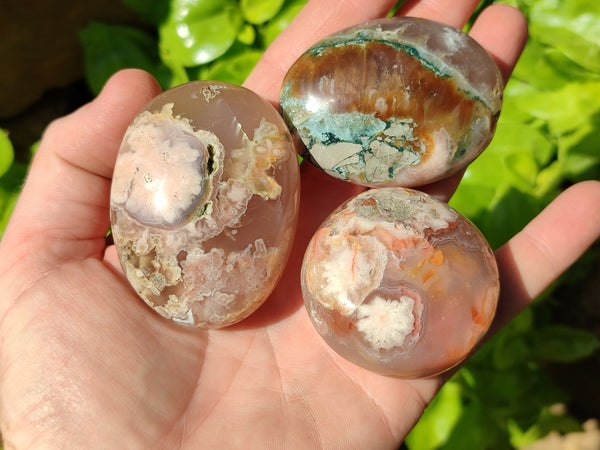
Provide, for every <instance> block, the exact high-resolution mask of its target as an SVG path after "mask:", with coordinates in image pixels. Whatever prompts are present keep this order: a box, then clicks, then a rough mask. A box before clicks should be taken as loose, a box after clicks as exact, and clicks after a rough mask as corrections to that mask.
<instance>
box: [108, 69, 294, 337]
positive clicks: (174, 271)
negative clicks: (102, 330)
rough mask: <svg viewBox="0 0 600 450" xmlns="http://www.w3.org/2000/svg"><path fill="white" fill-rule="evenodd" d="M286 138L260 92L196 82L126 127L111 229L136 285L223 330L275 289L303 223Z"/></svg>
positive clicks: (162, 98)
mask: <svg viewBox="0 0 600 450" xmlns="http://www.w3.org/2000/svg"><path fill="white" fill-rule="evenodd" d="M298 201H299V169H298V161H297V158H296V153H295V149H294V147H293V144H292V138H291V136H290V134H289V131H288V129H287V127H286V125H285V123H284V122H283V120H282V119H281V117H280V115H279V114H278V113H277V111H276V110H275V109H274V108H273V107H272V106H271V105H270V104H269V103H267V102H266V101H264V100H263V99H262V98H260V97H259V96H258V95H257V94H255V93H253V92H251V91H249V90H248V89H245V88H242V87H239V86H235V85H232V84H228V83H220V82H219V83H217V82H207V81H199V82H191V83H188V84H184V85H181V86H178V87H175V88H173V89H171V90H168V91H166V92H164V93H163V94H161V95H159V96H158V97H156V98H155V99H154V100H153V101H152V102H151V103H150V104H149V105H148V106H147V108H146V109H145V110H144V111H143V112H142V113H140V114H139V115H138V116H137V117H136V118H135V119H134V120H133V122H132V123H131V125H130V126H129V128H128V130H127V132H126V134H125V137H124V138H123V142H122V144H121V148H120V150H119V154H118V157H117V161H116V165H115V170H114V174H113V182H112V190H111V199H110V206H111V224H112V234H113V237H114V242H115V246H116V249H117V252H118V255H119V258H120V261H121V265H122V267H123V269H124V272H125V274H126V276H127V279H128V280H129V282H130V283H131V285H132V286H133V288H134V289H135V290H136V291H137V293H138V294H139V295H140V296H141V297H142V298H143V299H144V300H145V301H146V303H148V304H149V305H150V306H151V307H152V308H154V309H155V310H156V311H157V312H159V313H160V314H161V315H163V316H164V317H167V318H169V319H172V320H174V321H176V322H181V323H185V324H189V325H195V326H200V327H205V328H219V327H223V326H227V325H230V324H233V323H235V322H238V321H240V320H242V319H244V318H246V317H247V316H248V315H250V314H251V313H252V312H254V311H255V310H256V309H257V308H258V307H259V306H260V305H261V304H262V303H263V302H264V301H265V300H266V298H267V297H268V296H269V294H270V293H271V291H272V290H273V288H274V287H275V285H276V283H277V281H278V279H279V277H280V275H281V273H282V271H283V268H284V266H285V262H286V260H287V257H288V254H289V251H290V247H291V243H292V240H293V236H294V231H295V227H296V219H297V211H298Z"/></svg>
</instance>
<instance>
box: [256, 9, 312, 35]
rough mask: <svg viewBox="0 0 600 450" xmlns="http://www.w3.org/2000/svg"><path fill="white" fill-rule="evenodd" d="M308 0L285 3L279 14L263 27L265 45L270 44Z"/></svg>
mask: <svg viewBox="0 0 600 450" xmlns="http://www.w3.org/2000/svg"><path fill="white" fill-rule="evenodd" d="M306 2H307V0H292V1H288V2H286V3H285V5H284V6H283V8H282V9H281V11H280V12H279V14H277V15H276V16H275V17H274V18H273V19H272V20H270V21H269V22H268V23H267V24H265V26H264V27H263V28H262V36H263V39H264V41H265V45H269V44H270V43H271V42H273V41H274V40H275V38H276V37H277V36H278V35H279V33H281V32H282V31H283V30H284V29H285V28H286V27H287V26H288V25H289V24H290V23H291V22H292V20H293V19H294V17H296V15H298V13H299V12H300V10H301V9H302V8H303V7H304V5H305V4H306Z"/></svg>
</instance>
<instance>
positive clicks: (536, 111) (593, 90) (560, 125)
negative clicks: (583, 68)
mask: <svg viewBox="0 0 600 450" xmlns="http://www.w3.org/2000/svg"><path fill="white" fill-rule="evenodd" d="M599 99H600V83H599V82H586V83H582V82H574V83H569V84H566V85H564V86H563V87H562V88H560V89H557V90H554V91H541V90H538V91H532V92H529V93H527V94H523V95H519V96H516V97H514V98H513V99H512V101H514V102H515V104H517V105H518V106H519V107H520V108H521V109H523V110H527V111H528V112H529V113H531V114H532V115H533V116H535V117H537V118H539V119H543V120H545V121H547V122H548V126H549V127H550V131H551V132H552V133H554V134H563V133H566V132H569V131H572V130H575V129H577V128H578V127H579V126H581V125H582V123H584V122H585V121H587V120H588V117H589V116H590V115H593V114H595V113H596V112H597V111H598V110H599V109H600V100H599Z"/></svg>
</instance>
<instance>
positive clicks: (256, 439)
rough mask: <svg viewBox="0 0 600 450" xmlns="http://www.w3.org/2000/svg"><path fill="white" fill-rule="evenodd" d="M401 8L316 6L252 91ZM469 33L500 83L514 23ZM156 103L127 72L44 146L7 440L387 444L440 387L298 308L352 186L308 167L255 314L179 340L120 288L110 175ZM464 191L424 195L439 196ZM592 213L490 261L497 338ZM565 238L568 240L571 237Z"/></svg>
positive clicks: (13, 332)
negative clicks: (370, 365)
mask: <svg viewBox="0 0 600 450" xmlns="http://www.w3.org/2000/svg"><path fill="white" fill-rule="evenodd" d="M394 3H395V1H390V0H370V1H369V2H367V1H357V0H355V1H349V0H348V1H339V0H313V1H311V2H310V3H309V4H308V5H307V7H306V8H305V9H304V10H303V11H302V12H301V13H300V15H299V16H298V18H297V19H296V21H295V22H294V23H293V24H292V25H291V26H290V27H289V28H288V29H287V30H286V31H285V32H284V33H283V34H282V36H281V37H280V38H279V39H278V40H277V41H276V42H275V43H274V44H273V46H272V47H271V48H270V49H269V50H268V51H267V53H266V54H265V57H264V58H263V60H262V61H261V62H260V63H259V65H258V66H257V67H256V69H255V71H254V72H253V73H252V74H251V76H250V77H249V78H248V80H247V82H246V86H247V87H249V88H251V89H253V90H254V91H256V92H257V93H259V94H261V95H262V96H264V97H265V98H267V99H269V100H271V101H272V102H276V101H277V98H278V93H279V86H280V83H281V80H282V78H283V75H284V74H285V72H286V70H287V68H288V67H289V66H290V65H291V63H292V62H293V61H294V60H295V59H296V58H297V57H298V56H299V55H300V53H301V52H302V51H303V50H304V49H306V48H307V47H309V46H310V45H311V44H313V43H314V42H315V41H316V40H318V39H320V38H321V37H323V36H325V35H327V34H329V33H331V32H334V31H337V30H339V29H341V28H344V27H347V26H351V25H354V24H357V23H360V22H364V21H367V20H370V19H374V18H379V17H382V16H384V15H385V14H386V13H387V11H388V10H389V8H391V6H392V5H393V4H394ZM477 3H478V1H476V0H464V1H462V2H460V4H459V5H458V4H457V2H455V1H451V0H441V1H440V0H437V1H433V0H420V1H409V2H407V5H406V6H404V7H403V9H402V10H401V13H403V14H407V15H415V16H423V17H429V18H432V19H435V20H438V21H441V22H445V23H447V24H450V25H453V26H456V27H461V26H462V25H463V24H464V22H465V21H466V20H467V18H468V16H469V15H470V14H471V13H472V10H473V9H474V8H475V6H476V5H477ZM307 24H309V25H308V26H309V27H310V28H309V29H310V32H307V31H306V30H307ZM471 34H472V36H473V37H475V38H476V39H477V40H478V41H479V42H480V43H481V44H482V45H483V46H484V47H486V48H487V49H488V51H489V52H490V53H491V54H492V55H493V56H494V57H495V58H496V60H497V62H498V64H499V66H500V68H501V70H502V72H503V74H504V76H505V77H506V78H508V76H509V74H510V71H511V70H512V67H513V66H514V64H515V62H516V59H517V58H518V55H519V53H520V51H521V48H522V46H523V43H524V40H525V35H526V27H525V23H524V21H523V19H522V17H521V15H520V14H519V13H518V12H517V11H515V10H514V9H511V8H509V7H506V6H500V5H497V6H493V7H490V8H488V10H486V11H485V12H484V13H483V14H482V15H481V16H480V18H479V20H478V22H477V23H476V24H475V26H474V28H473V30H472V32H471ZM158 92H159V88H158V86H157V85H156V83H155V82H154V81H153V80H152V79H151V77H150V76H149V75H147V74H145V73H143V72H140V71H125V72H121V73H119V74H117V75H116V76H115V77H113V78H112V79H111V80H110V81H109V82H108V83H107V86H106V87H105V89H104V90H103V92H102V94H101V95H100V96H99V97H98V99H96V100H95V101H94V102H92V103H91V104H89V105H86V106H84V107H83V108H81V109H80V110H78V111H76V112H75V113H73V114H72V115H70V116H68V117H66V118H63V119H60V120H58V121H56V122H55V123H53V124H52V125H51V126H50V127H49V129H48V130H47V132H46V134H45V136H44V138H43V141H42V144H41V145H40V148H39V150H38V153H37V155H36V158H35V161H34V163H33V164H32V167H31V171H30V174H29V177H28V180H27V183H26V185H25V187H24V189H23V194H22V196H21V198H20V200H19V202H18V205H17V207H16V209H15V211H14V213H13V216H12V218H11V221H10V224H9V226H8V228H7V230H6V233H5V236H4V238H3V240H2V242H1V243H0V274H1V275H0V292H2V297H1V298H0V425H1V426H2V432H3V434H4V438H5V445H6V446H7V447H36V448H45V447H49V448H55V447H59V446H60V447H64V446H67V447H72V448H80V447H84V446H85V445H88V446H89V445H91V446H93V447H126V448H138V447H140V448H147V447H159V448H173V447H192V448H196V447H201V448H212V447H218V448H223V447H227V448H235V447H244V448H254V447H260V448H265V447H269V446H270V447H276V448H279V447H282V448H296V447H299V448H313V447H324V448H337V447H343V448H387V447H390V448H395V447H397V445H398V443H399V442H400V441H401V440H402V439H403V438H404V436H405V435H406V434H407V433H408V431H409V430H410V429H411V428H412V426H414V424H415V423H416V421H417V420H418V418H419V416H420V415H421V413H422V412H423V409H424V407H425V406H426V405H427V404H428V403H429V402H430V401H431V399H432V398H433V396H434V395H435V393H436V392H437V390H438V389H439V388H440V386H441V385H442V383H443V381H444V379H443V378H442V377H435V378H430V379H425V380H401V379H394V378H389V377H383V376H380V375H377V374H374V373H371V372H367V371H365V370H363V369H361V368H359V367H356V366H354V365H352V364H351V363H349V362H347V361H345V360H343V359H342V358H340V357H339V356H338V355H337V354H335V353H334V352H333V351H332V350H330V349H329V347H328V346H327V345H326V344H325V343H324V342H323V340H322V339H321V338H320V337H319V336H318V334H317V333H316V332H315V331H314V330H313V327H312V325H311V324H310V321H309V319H308V316H307V314H306V313H305V311H304V309H303V308H302V298H301V293H300V286H299V271H300V265H301V259H302V255H303V253H304V249H305V247H306V244H307V242H308V240H309V238H310V236H311V235H312V233H313V232H314V230H315V229H316V227H317V226H318V225H319V224H320V222H321V221H322V220H323V219H324V217H325V216H326V215H327V214H328V213H329V212H331V211H332V210H333V209H334V208H335V207H336V206H337V205H338V204H340V203H342V201H344V200H346V199H347V198H348V197H349V196H351V195H353V194H355V193H357V192H358V191H359V190H361V188H359V187H357V186H354V185H351V184H348V183H343V182H340V181H338V180H334V179H331V178H330V177H328V176H327V175H324V174H322V173H321V172H320V171H318V170H316V169H314V168H312V167H311V166H309V165H308V164H304V165H303V166H302V203H301V215H300V223H299V227H298V233H297V237H296V242H295V246H294V249H293V251H292V255H291V257H290V261H289V264H288V267H287V268H286V273H285V275H284V277H283V278H282V280H281V282H280V284H279V286H278V287H277V289H276V291H275V292H274V293H273V295H272V296H271V297H270V298H269V299H268V300H267V302H266V303H265V304H264V305H263V307H261V308H260V309H259V310H258V311H257V312H256V313H255V314H254V315H252V316H251V317H250V318H248V319H246V320H245V321H243V322H241V323H239V324H237V325H234V326H232V327H229V328H226V329H221V330H209V331H202V330H194V329H187V328H182V327H180V326H177V325H175V324H173V323H171V322H169V321H166V320H164V319H162V318H161V317H160V316H158V315H157V314H156V313H154V311H152V310H151V309H150V308H148V307H147V306H146V305H145V304H144V303H143V302H142V301H141V300H140V299H139V298H138V297H137V296H136V294H135V293H134V292H133V290H132V289H131V288H130V287H129V285H128V283H127V281H126V280H125V278H124V276H123V274H122V272H121V270H120V267H119V263H118V259H117V257H116V252H115V250H114V247H112V246H108V247H107V246H106V240H105V235H106V231H107V229H108V227H109V219H108V216H109V214H108V211H109V206H108V204H109V191H110V179H111V175H112V169H113V166H114V162H115V158H116V153H117V150H118V148H119V144H120V141H121V138H122V136H123V134H124V132H125V129H126V127H127V125H128V124H129V122H130V121H131V119H132V118H133V117H134V115H135V114H137V112H138V111H139V110H141V108H142V107H143V106H144V105H145V104H146V103H147V102H148V101H149V100H150V99H151V98H152V97H154V96H155V95H156V94H157V93H158ZM457 182H458V177H454V178H453V179H451V180H447V181H445V182H443V183H437V184H436V185H434V186H429V187H428V188H427V189H428V191H429V192H432V193H434V194H436V195H437V196H440V197H442V198H445V199H447V198H448V197H449V196H450V194H451V192H452V190H453V188H454V187H455V185H456V183H457ZM323 192H327V196H324V195H323V194H322V193H323ZM599 213H600V183H597V182H588V183H582V184H579V185H576V186H574V187H572V188H571V189H569V190H567V191H565V192H564V193H563V194H562V195H561V196H560V197H559V198H557V199H556V200H555V202H553V203H552V204H551V205H550V206H549V207H548V208H547V209H546V210H545V211H544V212H543V213H542V214H540V216H538V217H537V218H536V219H535V220H534V221H532V222H531V223H530V224H529V225H528V226H527V227H526V228H525V229H524V230H523V231H522V232H521V233H519V234H518V235H517V236H515V237H514V238H513V239H512V240H511V241H510V242H509V243H508V244H506V245H505V246H504V247H502V248H501V249H500V250H499V251H498V252H497V254H496V255H497V259H498V263H499V266H500V272H501V279H502V298H501V300H500V304H499V310H498V315H497V320H496V322H495V324H494V327H495V329H497V328H498V327H500V326H501V325H502V324H504V323H505V322H507V321H508V320H510V318H511V317H513V316H514V315H515V314H517V313H518V312H519V311H520V310H521V309H522V308H523V307H525V306H526V305H527V304H528V303H529V302H530V301H531V300H532V299H533V298H534V297H535V296H536V295H537V294H539V293H540V292H541V290H543V289H544V288H545V287H546V286H547V285H548V284H549V283H550V282H551V281H552V280H553V279H554V278H555V277H556V276H557V275H558V274H560V273H561V272H562V271H563V270H564V269H565V268H566V267H567V266H568V265H570V264H571V263H572V262H573V261H574V260H575V259H576V258H577V257H578V256H579V255H580V254H581V253H582V252H583V251H584V250H585V248H587V246H588V245H589V244H590V243H592V242H593V241H594V240H595V239H596V238H597V237H598V235H599V234H600V225H598V223H597V221H595V220H594V219H593V218H595V217H598V214H599ZM575 227H577V229H578V233H577V234H576V235H573V234H572V233H571V234H567V233H566V231H567V230H569V229H571V228H575ZM567 236H569V238H568V240H567Z"/></svg>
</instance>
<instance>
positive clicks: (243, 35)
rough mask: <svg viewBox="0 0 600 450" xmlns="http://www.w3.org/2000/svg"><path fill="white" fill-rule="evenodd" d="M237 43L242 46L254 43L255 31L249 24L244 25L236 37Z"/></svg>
mask: <svg viewBox="0 0 600 450" xmlns="http://www.w3.org/2000/svg"><path fill="white" fill-rule="evenodd" d="M237 39H238V41H240V42H241V43H242V44H246V45H252V44H254V41H256V29H255V28H254V27H253V26H252V25H250V24H249V23H247V24H245V25H244V26H243V27H242V28H241V29H240V32H239V33H238V35H237Z"/></svg>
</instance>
